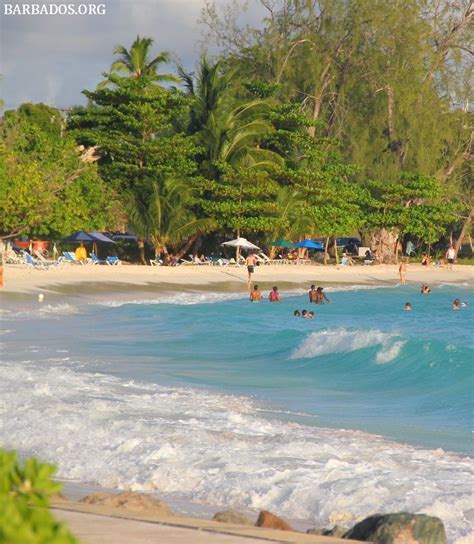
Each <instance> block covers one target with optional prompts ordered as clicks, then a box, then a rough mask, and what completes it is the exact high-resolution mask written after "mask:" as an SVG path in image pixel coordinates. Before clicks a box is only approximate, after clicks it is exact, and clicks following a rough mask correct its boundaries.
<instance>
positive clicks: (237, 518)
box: [212, 510, 253, 525]
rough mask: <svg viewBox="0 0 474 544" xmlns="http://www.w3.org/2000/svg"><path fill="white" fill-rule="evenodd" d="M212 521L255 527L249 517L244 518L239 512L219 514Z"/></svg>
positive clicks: (226, 511)
mask: <svg viewBox="0 0 474 544" xmlns="http://www.w3.org/2000/svg"><path fill="white" fill-rule="evenodd" d="M212 520H213V521H220V522H221V523H234V524H236V525H253V522H252V521H251V520H250V519H249V518H248V517H247V516H244V515H243V514H240V513H239V512H234V511H233V510H225V511H224V512H217V514H215V515H214V517H213V518H212Z"/></svg>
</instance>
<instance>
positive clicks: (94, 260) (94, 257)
mask: <svg viewBox="0 0 474 544" xmlns="http://www.w3.org/2000/svg"><path fill="white" fill-rule="evenodd" d="M90 261H91V264H107V261H105V260H104V259H99V257H97V255H96V254H95V253H93V252H91V254H90Z"/></svg>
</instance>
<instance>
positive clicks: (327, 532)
mask: <svg viewBox="0 0 474 544" xmlns="http://www.w3.org/2000/svg"><path fill="white" fill-rule="evenodd" d="M348 531H349V529H348V528H347V527H341V526H340V525H334V527H333V528H332V529H326V528H325V527H315V528H314V529H308V530H307V531H306V533H307V534H308V535H321V536H337V537H343V536H344V535H345V534H346V533H347V532H348Z"/></svg>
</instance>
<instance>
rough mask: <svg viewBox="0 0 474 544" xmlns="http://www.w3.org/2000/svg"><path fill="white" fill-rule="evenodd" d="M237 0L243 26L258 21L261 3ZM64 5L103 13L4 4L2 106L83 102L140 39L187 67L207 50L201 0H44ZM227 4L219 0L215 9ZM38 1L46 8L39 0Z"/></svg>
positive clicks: (0, 20) (0, 22)
mask: <svg viewBox="0 0 474 544" xmlns="http://www.w3.org/2000/svg"><path fill="white" fill-rule="evenodd" d="M236 1H237V2H240V3H242V4H245V3H247V5H248V9H247V11H246V14H245V22H250V23H257V21H258V20H260V19H261V16H262V14H263V9H262V7H261V5H260V4H259V2H258V0H236ZM61 2H63V3H64V4H70V3H74V2H75V8H76V9H78V6H79V5H80V4H93V3H95V4H96V5H98V4H104V5H105V14H104V15H89V16H79V15H78V16H73V15H14V14H11V15H8V14H7V13H8V12H10V13H11V12H14V9H15V5H19V6H20V7H19V8H16V9H23V7H21V4H23V5H24V4H25V3H26V2H25V0H22V1H21V4H20V3H19V2H16V3H15V1H14V0H0V6H1V12H0V74H2V80H1V81H0V97H1V98H3V100H4V102H5V109H12V108H16V107H17V106H18V105H20V104H21V103H24V102H43V103H45V104H48V105H51V106H55V107H59V108H68V107H70V106H72V105H76V104H84V103H85V99H84V97H83V95H82V94H81V91H82V90H83V89H93V88H95V86H96V85H97V83H98V82H99V81H102V80H103V77H102V75H101V74H102V72H104V71H106V70H107V69H108V68H109V67H110V64H111V63H112V61H113V59H114V57H113V54H112V52H113V49H114V47H115V46H116V45H124V46H125V47H127V48H128V47H129V46H130V45H131V43H132V42H133V40H134V39H135V37H136V36H137V34H139V35H140V36H150V37H152V38H153V39H154V40H155V43H154V49H153V53H156V54H157V53H159V52H161V51H165V50H166V51H170V52H172V53H174V55H175V56H176V57H178V58H179V59H180V62H181V63H182V64H183V65H184V66H185V67H186V68H187V69H192V68H193V67H194V65H195V62H196V60H197V59H198V58H199V55H200V52H201V50H202V49H201V48H202V45H200V43H199V42H200V41H202V40H201V39H202V32H203V27H202V26H201V25H199V24H198V20H199V18H200V13H201V9H202V7H203V5H204V0H44V5H46V9H47V10H49V11H50V10H53V11H54V9H57V8H54V7H53V8H51V7H50V6H51V5H53V4H56V5H59V4H61ZM226 2H227V0H216V5H217V6H218V7H221V6H223V5H224V4H225V3H226ZM33 3H37V4H39V5H40V6H42V5H43V2H42V0H32V1H31V4H33ZM31 4H30V5H31ZM10 6H13V7H10ZM30 9H33V8H30ZM81 9H84V8H81ZM87 9H89V8H87ZM165 68H166V67H164V68H162V70H163V71H164V70H165ZM168 68H169V69H168V70H167V71H172V67H171V66H170V67H168ZM170 69H171V70H170Z"/></svg>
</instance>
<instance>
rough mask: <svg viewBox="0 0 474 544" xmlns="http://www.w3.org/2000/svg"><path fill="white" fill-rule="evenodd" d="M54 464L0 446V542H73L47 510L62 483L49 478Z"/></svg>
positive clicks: (32, 543) (55, 543) (39, 543)
mask: <svg viewBox="0 0 474 544" xmlns="http://www.w3.org/2000/svg"><path fill="white" fill-rule="evenodd" d="M55 470H56V469H55V467H54V466H52V465H47V464H44V463H39V462H38V461H37V459H35V458H30V459H27V460H26V461H25V462H24V463H22V464H20V463H19V462H18V458H17V454H16V452H7V451H5V450H3V449H0V542H8V543H9V544H75V543H76V542H77V541H76V539H75V538H74V537H73V536H72V535H71V533H70V532H69V530H68V528H67V527H66V526H65V525H64V524H62V523H59V522H58V521H56V520H55V519H54V517H53V516H52V514H51V513H50V512H49V511H48V506H49V502H50V498H51V497H52V496H53V495H54V494H56V493H58V492H59V491H60V490H61V488H62V485H61V484H59V483H57V482H54V481H53V480H51V476H52V475H53V474H54V472H55Z"/></svg>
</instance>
